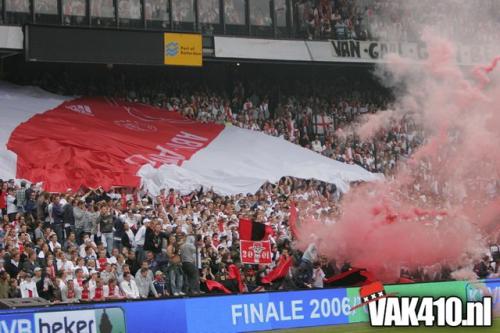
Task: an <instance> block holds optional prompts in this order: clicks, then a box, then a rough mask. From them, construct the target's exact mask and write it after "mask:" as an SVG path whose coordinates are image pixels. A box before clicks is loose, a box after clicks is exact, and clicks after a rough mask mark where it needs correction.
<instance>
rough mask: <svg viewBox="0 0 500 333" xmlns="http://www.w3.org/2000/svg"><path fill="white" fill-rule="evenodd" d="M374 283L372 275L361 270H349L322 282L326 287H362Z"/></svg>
mask: <svg viewBox="0 0 500 333" xmlns="http://www.w3.org/2000/svg"><path fill="white" fill-rule="evenodd" d="M373 281H376V279H375V277H374V276H373V274H371V273H370V272H368V271H367V270H366V269H363V268H354V267H353V268H351V269H350V270H348V271H345V272H343V273H340V274H337V275H334V276H332V277H329V278H326V279H324V280H323V282H324V283H325V285H326V286H328V287H350V286H362V285H365V284H368V283H371V282H373Z"/></svg>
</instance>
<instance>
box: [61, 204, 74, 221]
mask: <svg viewBox="0 0 500 333" xmlns="http://www.w3.org/2000/svg"><path fill="white" fill-rule="evenodd" d="M63 221H64V223H69V224H70V225H75V216H74V215H73V206H72V205H70V204H66V205H64V207H63Z"/></svg>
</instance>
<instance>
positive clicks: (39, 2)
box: [34, 0, 60, 24]
mask: <svg viewBox="0 0 500 333" xmlns="http://www.w3.org/2000/svg"><path fill="white" fill-rule="evenodd" d="M34 4H35V22H37V23H53V24H57V23H59V20H60V18H59V15H58V10H57V0H34Z"/></svg>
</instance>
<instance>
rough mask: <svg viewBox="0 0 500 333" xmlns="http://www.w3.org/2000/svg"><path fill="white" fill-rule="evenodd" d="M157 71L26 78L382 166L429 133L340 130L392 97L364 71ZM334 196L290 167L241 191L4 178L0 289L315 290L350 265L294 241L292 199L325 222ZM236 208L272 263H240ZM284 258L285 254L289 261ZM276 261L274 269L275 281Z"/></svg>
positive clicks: (482, 268) (4, 292) (487, 270)
mask: <svg viewBox="0 0 500 333" xmlns="http://www.w3.org/2000/svg"><path fill="white" fill-rule="evenodd" d="M153 81H154V82H151V83H144V81H137V82H136V81H134V80H131V79H127V78H126V77H125V76H123V75H118V76H116V75H114V76H110V77H109V78H108V80H89V81H86V80H82V79H78V80H71V79H70V78H69V76H65V75H62V76H60V77H54V76H52V77H48V76H43V77H40V78H39V79H37V80H35V82H34V83H35V84H36V85H39V86H41V87H43V88H45V89H47V90H50V91H53V92H57V93H60V94H66V95H68V94H71V95H89V96H92V95H102V94H105V95H107V96H110V97H114V98H123V99H128V100H130V101H137V102H143V103H149V104H152V105H155V106H160V107H162V108H164V109H165V112H172V111H177V112H180V113H182V114H183V115H185V116H186V117H189V118H192V119H197V120H199V121H202V122H219V123H224V124H226V125H229V124H231V125H233V126H240V127H244V128H248V129H250V130H256V131H263V132H265V133H266V134H268V135H274V136H281V137H283V139H286V140H290V141H292V142H294V143H296V144H300V145H302V146H304V147H307V148H309V149H312V150H314V151H316V152H317V153H320V154H323V155H325V156H328V157H331V158H334V159H336V160H339V161H342V162H346V163H356V164H359V165H361V166H363V167H365V168H366V169H368V170H370V171H376V172H384V173H385V174H386V175H387V176H389V177H390V175H391V174H392V173H393V172H394V170H396V168H397V165H398V163H397V162H398V160H400V159H405V158H407V157H408V156H409V155H410V154H411V153H412V151H413V150H414V149H415V148H416V147H417V146H418V145H419V144H420V143H421V142H422V140H423V135H422V131H421V130H420V129H419V128H418V127H417V126H416V125H415V124H414V123H413V121H412V119H411V117H408V118H404V119H401V120H399V121H394V122H393V123H392V126H389V129H387V130H383V131H380V132H379V133H378V134H377V135H376V136H375V139H374V140H372V141H370V142H363V141H361V139H360V138H359V137H357V136H355V135H353V134H349V131H348V130H347V128H349V126H350V125H352V124H353V123H355V122H356V121H357V120H358V119H359V117H362V116H363V115H365V114H369V113H373V112H376V111H377V110H380V109H385V108H388V107H390V104H391V97H390V95H388V94H387V93H386V92H385V91H384V90H383V89H382V88H377V86H376V85H374V84H372V83H370V82H357V83H356V82H352V83H351V84H346V82H342V81H339V82H337V84H332V83H331V82H330V83H329V84H324V83H323V82H315V83H313V84H312V86H313V87H310V86H311V85H308V87H306V86H305V84H304V83H301V82H294V83H291V84H290V85H289V86H288V87H286V88H285V87H283V89H282V90H280V92H277V91H276V89H275V88H274V89H273V88H272V87H269V86H266V84H265V83H264V82H250V83H248V82H246V83H244V82H240V81H237V82H234V83H232V84H231V89H228V90H226V91H221V90H217V89H216V88H215V87H211V89H209V88H208V87H207V85H195V84H189V85H188V84H184V83H179V82H174V83H173V82H172V81H168V80H165V81H157V80H153ZM365 85H368V86H370V87H371V88H370V89H366V88H365ZM309 89H310V90H309ZM380 89H382V90H380ZM312 91H314V93H312ZM332 92H335V93H332ZM332 96H334V97H332ZM340 198H341V195H340V193H338V191H337V190H336V188H335V186H332V185H329V184H325V183H322V182H319V181H316V180H301V179H292V178H289V177H284V178H282V179H281V180H280V182H279V183H277V184H265V185H263V186H262V187H261V189H260V190H259V191H258V192H257V193H256V194H240V195H235V196H221V195H218V194H216V193H214V192H212V191H211V190H210V189H203V188H200V190H199V191H196V192H193V193H190V194H188V195H181V193H179V192H178V191H176V190H175V189H165V190H163V191H162V193H161V194H160V195H159V196H157V197H154V196H151V195H150V194H149V193H148V192H147V191H144V190H143V189H131V188H112V189H110V190H107V191H105V190H104V189H102V188H97V189H68V190H67V191H66V193H59V194H55V193H52V194H50V193H46V192H44V191H43V189H41V188H38V187H37V186H36V185H29V184H26V183H24V182H19V181H14V180H9V181H0V209H1V218H2V224H1V226H0V246H1V250H0V258H2V259H0V267H1V268H0V271H1V272H0V298H7V297H34V296H40V297H43V298H45V299H47V300H50V301H54V302H60V301H62V302H78V301H102V300H107V299H121V298H127V299H138V298H147V297H163V296H182V295H185V294H188V295H197V294H200V293H208V292H256V291H263V290H276V289H285V290H290V289H301V288H322V287H324V286H325V278H330V277H335V276H338V274H339V273H342V272H346V271H347V270H349V269H350V265H349V263H343V262H342V263H336V262H334V261H329V260H328V259H327V258H326V257H325V256H323V254H322V253H318V248H316V246H315V245H311V246H309V248H308V249H307V250H306V251H305V252H304V253H302V252H300V251H299V250H297V249H296V248H294V246H293V240H294V235H293V230H292V228H291V226H290V223H289V221H290V207H291V205H292V202H296V203H297V205H298V207H300V214H299V218H300V217H305V216H308V217H310V218H312V219H314V220H316V221H319V222H320V223H329V221H334V220H335V219H336V218H338V216H339V214H341V208H340V205H339V200H340ZM240 218H250V219H252V220H254V221H256V222H258V223H265V224H266V225H268V226H270V227H271V228H272V233H271V235H270V240H271V244H272V264H271V265H267V266H266V265H242V264H241V263H240V259H239V258H240V253H239V252H240V235H239V230H238V226H239V220H240ZM319 250H320V249H319ZM495 253H496V254H495ZM495 253H494V256H493V258H490V257H488V258H485V259H484V261H483V262H481V263H478V265H476V268H475V271H476V274H477V275H478V276H479V277H486V276H496V275H497V274H498V273H497V272H498V265H496V263H498V261H499V259H500V255H498V254H499V253H500V252H498V251H497V252H495ZM289 258H293V260H291V261H290V262H293V264H292V265H291V267H290V268H289V269H288V268H287V269H286V270H285V269H284V263H286V262H288V260H289ZM276 271H280V272H281V273H280V274H278V275H279V276H278V277H277V278H274V279H269V276H271V275H273V272H274V273H276ZM274 275H275V277H276V274H274ZM401 277H404V278H405V279H409V278H411V279H412V280H414V281H427V280H440V279H450V270H449V269H448V268H446V267H440V270H439V271H438V272H436V270H432V269H426V268H422V269H421V270H418V271H415V272H408V271H405V270H404V269H402V272H401ZM214 282H215V284H214Z"/></svg>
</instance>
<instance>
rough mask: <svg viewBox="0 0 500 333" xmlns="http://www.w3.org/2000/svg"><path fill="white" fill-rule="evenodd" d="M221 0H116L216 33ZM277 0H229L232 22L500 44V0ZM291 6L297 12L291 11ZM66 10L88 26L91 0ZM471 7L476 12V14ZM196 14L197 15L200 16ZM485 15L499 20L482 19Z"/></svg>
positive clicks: (123, 14)
mask: <svg viewBox="0 0 500 333" xmlns="http://www.w3.org/2000/svg"><path fill="white" fill-rule="evenodd" d="M220 1H222V0H204V1H198V3H197V5H198V8H195V3H194V2H193V1H192V0H191V1H187V0H186V1H185V0H172V1H171V2H170V1H167V0H146V1H145V2H144V6H145V8H144V9H143V8H142V3H141V2H140V1H139V0H120V1H117V2H116V6H117V11H118V17H119V19H120V25H123V26H127V25H129V26H132V27H133V26H134V24H137V22H138V21H140V20H141V19H142V13H143V12H144V17H145V19H146V20H147V21H148V25H149V26H150V27H155V28H168V27H169V25H170V21H169V20H170V16H171V17H172V21H173V23H174V28H175V29H179V30H183V29H188V30H190V29H193V27H194V23H195V22H196V21H198V24H199V27H198V28H195V29H199V30H201V31H203V32H205V33H207V32H211V33H213V31H214V25H219V24H220V23H221V18H220V15H221V12H220V8H221V7H220ZM273 4H274V8H271V2H270V0H250V1H249V4H248V10H249V13H248V15H247V14H246V12H245V11H246V10H247V5H246V2H245V0H224V1H223V7H224V18H225V24H226V25H230V26H244V25H245V24H246V23H247V16H248V20H249V22H248V23H249V24H250V25H252V26H253V27H254V29H255V28H256V29H257V30H258V29H259V28H266V27H271V26H272V24H273V19H274V20H275V21H276V26H277V27H278V28H283V27H286V26H287V22H292V23H293V30H294V31H295V33H294V34H295V36H296V37H297V38H306V39H326V38H330V39H357V40H376V39H379V40H384V41H409V42H417V41H418V40H419V35H418V33H416V31H420V27H421V26H423V25H426V26H433V27H434V28H435V29H437V30H438V31H439V32H440V33H441V34H444V35H448V36H450V37H452V38H454V39H455V40H460V41H461V42H466V43H470V42H474V43H477V42H478V41H479V42H483V43H492V42H495V41H496V40H498V26H499V24H500V22H499V21H498V17H500V16H499V14H500V5H499V3H498V1H495V0H470V1H453V0H443V1H432V0H422V1H394V0H292V1H291V2H290V6H289V7H288V6H287V1H286V0H274V2H273ZM5 6H6V12H7V23H22V21H23V20H28V19H29V15H28V14H29V12H30V4H29V1H28V0H23V1H18V0H6V1H5ZM170 6H171V7H172V8H170ZM34 7H35V8H34V10H35V14H36V17H37V20H39V21H40V20H41V21H40V22H43V19H44V18H43V17H44V16H52V17H54V16H56V15H57V12H58V7H57V1H55V0H42V1H35V3H34ZM288 8H290V10H291V11H292V13H288V12H287V11H288V10H289V9H288ZM428 8H432V10H428ZM272 10H274V15H273V14H272V13H271V11H272ZM62 11H63V22H64V24H77V25H79V24H83V23H84V17H85V15H86V3H85V1H83V0H63V2H62ZM114 11H115V3H114V2H113V1H109V0H96V1H93V2H92V4H91V8H90V12H91V15H92V17H93V19H92V22H94V23H95V24H98V25H114V24H115V23H116V22H115V16H114ZM472 12H473V13H475V14H474V15H475V17H474V18H473V19H470V13H472ZM196 13H197V15H198V20H196V19H195V15H196ZM289 17H291V18H289ZM484 17H491V18H492V19H487V20H484V19H481V18H484ZM1 19H2V18H1V16H0V20H1ZM17 21H21V22H17ZM0 23H1V21H0ZM52 23H54V22H52Z"/></svg>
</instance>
